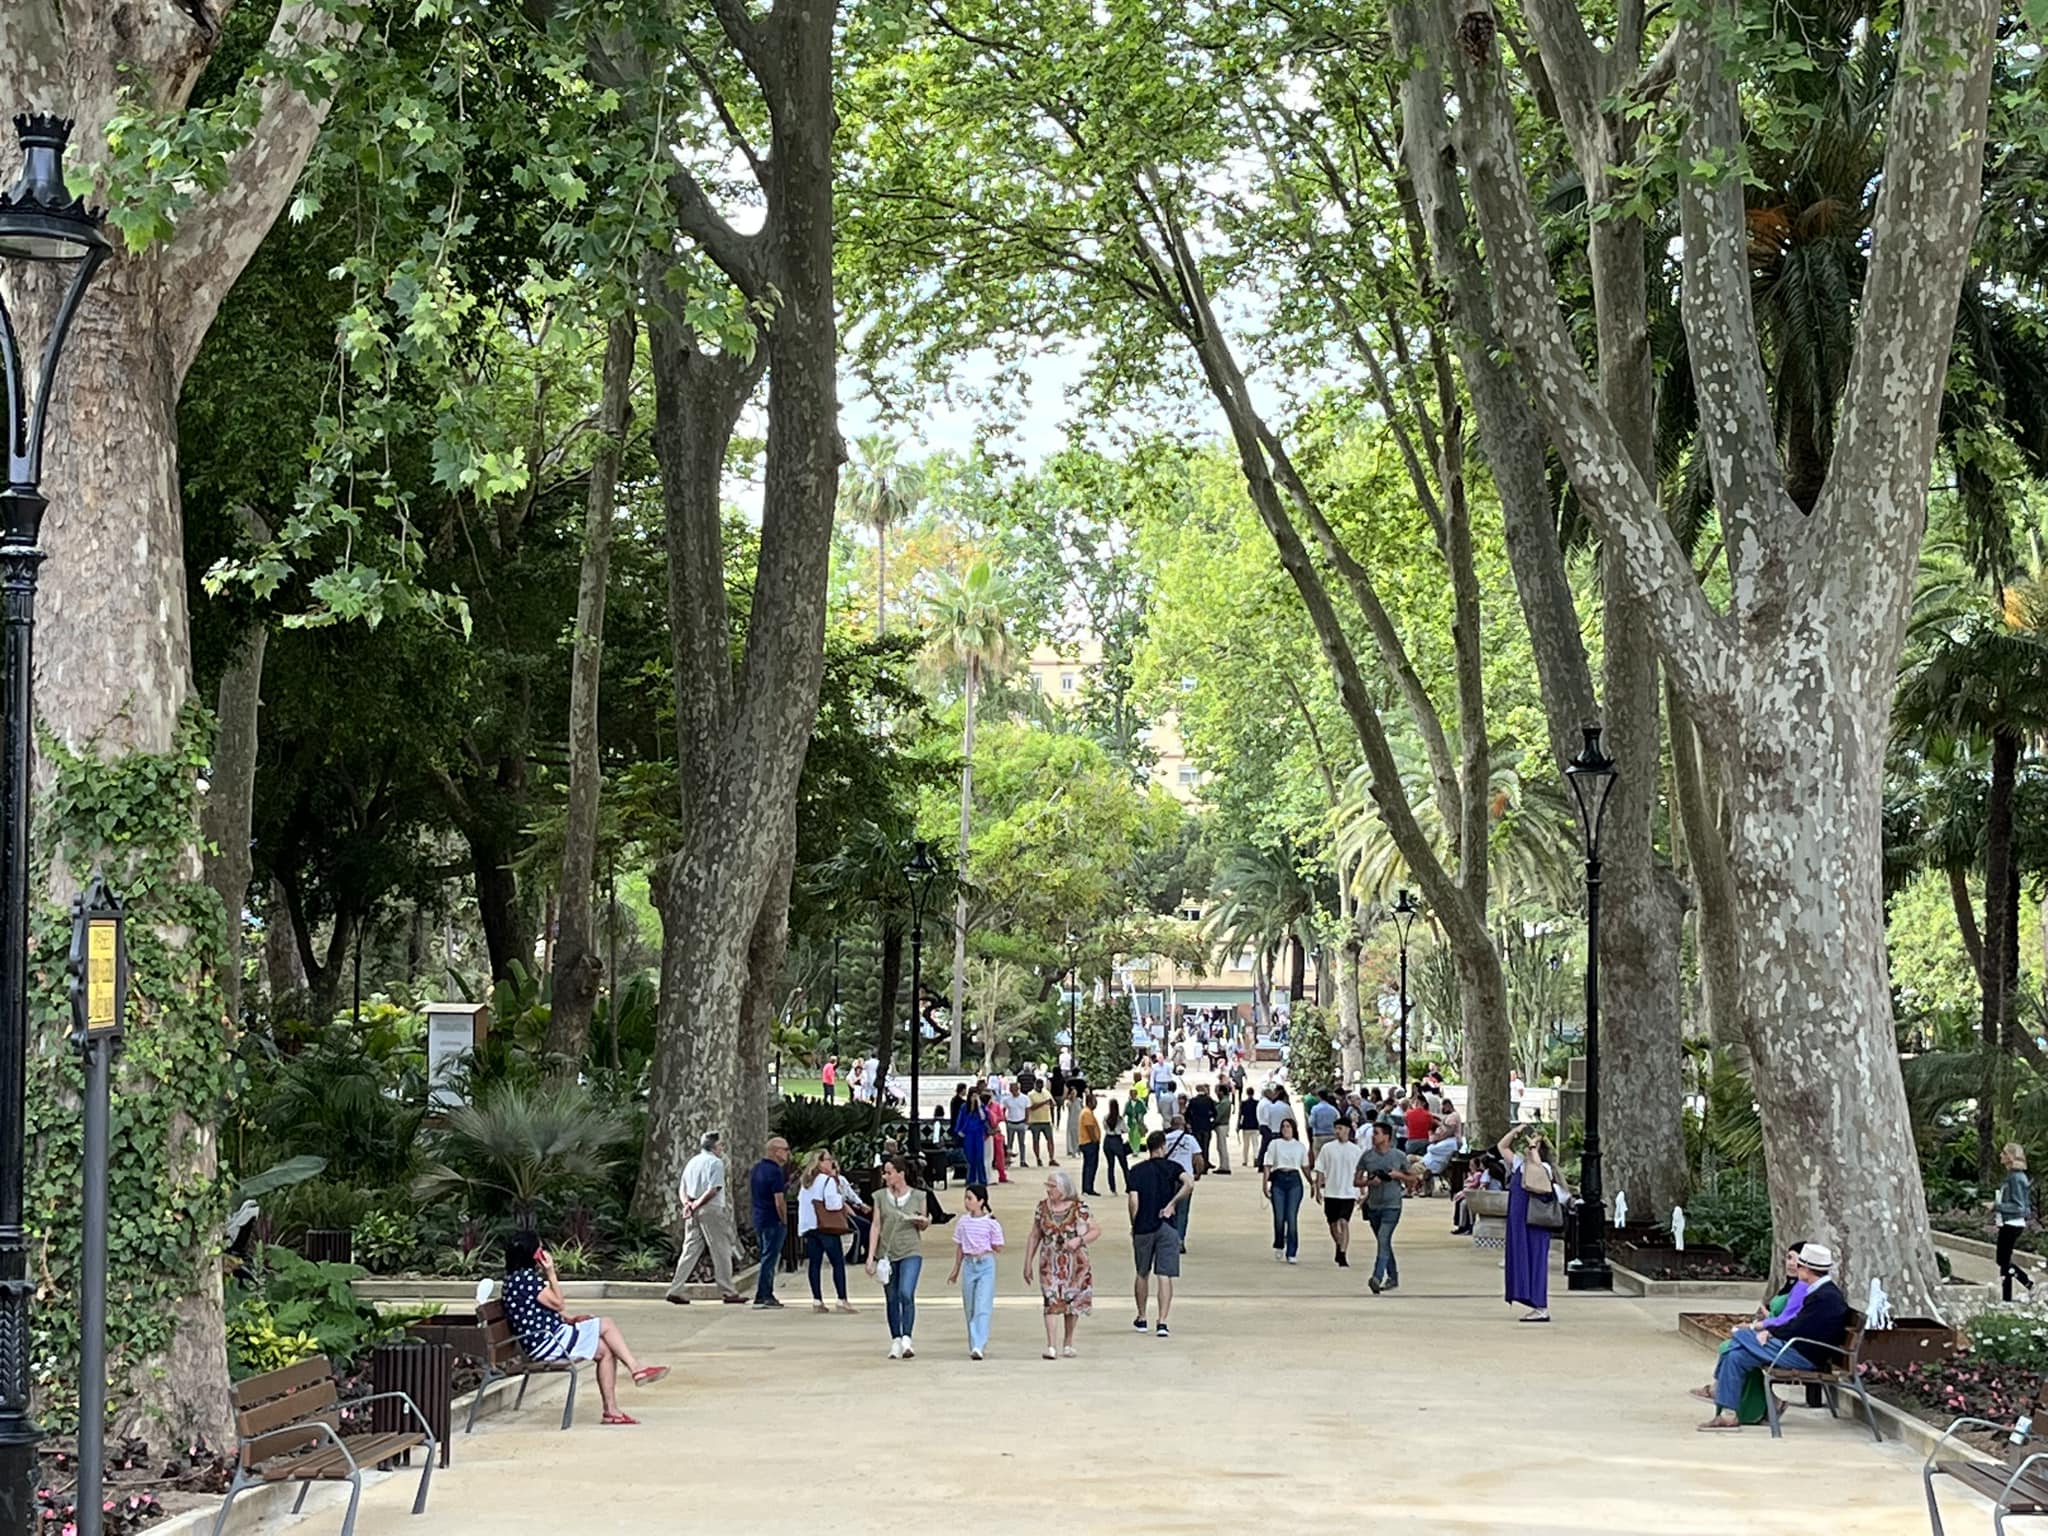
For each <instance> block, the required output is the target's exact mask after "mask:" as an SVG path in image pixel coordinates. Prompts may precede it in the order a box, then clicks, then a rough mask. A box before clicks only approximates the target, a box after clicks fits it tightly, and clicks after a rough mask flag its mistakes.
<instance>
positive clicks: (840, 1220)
mask: <svg viewBox="0 0 2048 1536" xmlns="http://www.w3.org/2000/svg"><path fill="white" fill-rule="evenodd" d="M866 1214H867V1207H866V1206H865V1205H863V1204H861V1200H860V1196H859V1195H857V1194H855V1193H854V1191H853V1186H852V1185H851V1184H849V1183H848V1182H847V1181H846V1175H845V1174H843V1173H841V1172H840V1171H839V1160H838V1159H837V1158H835V1157H834V1156H833V1155H832V1154H831V1153H830V1152H820V1153H819V1154H818V1155H817V1156H816V1157H814V1158H812V1159H811V1163H810V1166H809V1167H808V1168H806V1169H805V1170H804V1180H803V1188H802V1189H800V1190H799V1191H798V1192H797V1197H796V1231H797V1236H798V1237H799V1238H801V1239H802V1240H803V1245H804V1256H805V1258H806V1259H807V1260H809V1262H810V1269H811V1310H812V1311H813V1312H823V1311H824V1310H825V1292H824V1289H823V1287H822V1286H820V1284H819V1281H820V1280H822V1279H823V1278H824V1269H825V1261H826V1260H827V1259H830V1260H831V1261H832V1289H833V1290H835V1291H837V1292H838V1293H839V1306H838V1310H839V1311H841V1312H852V1311H854V1310H855V1308H854V1306H853V1304H852V1303H851V1302H849V1301H848V1300H847V1299H846V1239H847V1236H848V1235H849V1234H850V1233H851V1232H852V1231H853V1230H854V1225H853V1224H854V1218H855V1217H856V1216H862V1217H864V1216H865V1215H866Z"/></svg>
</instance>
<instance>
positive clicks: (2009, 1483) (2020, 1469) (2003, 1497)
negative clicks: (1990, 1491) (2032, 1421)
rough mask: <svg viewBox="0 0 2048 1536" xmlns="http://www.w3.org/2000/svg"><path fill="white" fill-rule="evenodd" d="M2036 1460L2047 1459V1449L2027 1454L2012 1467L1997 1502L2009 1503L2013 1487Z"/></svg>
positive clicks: (2015, 1486) (2016, 1485) (2017, 1484)
mask: <svg viewBox="0 0 2048 1536" xmlns="http://www.w3.org/2000/svg"><path fill="white" fill-rule="evenodd" d="M2028 1438H2030V1439H2031V1438H2032V1437H2031V1436H2029V1437H2028ZM2037 1461H2048V1451H2036V1452H2034V1454H2033V1455H2031V1456H2029V1457H2028V1458H2027V1459H2026V1460H2025V1461H2023V1462H2021V1463H2020V1464H2019V1465H2018V1466H2016V1467H2014V1468H2013V1469H2012V1476H2011V1477H2008V1478H2007V1479H2006V1480H2005V1489H2004V1491H2003V1492H2002V1493H2000V1494H1999V1496H1998V1497H1999V1502H2000V1503H2001V1504H2003V1503H2009V1502H2010V1501H2011V1499H2012V1491H2013V1489H2015V1488H2017V1487H2018V1486H2019V1482H2020V1479H2021V1478H2023V1477H2025V1476H2026V1475H2027V1468H2029V1467H2031V1466H2032V1465H2033V1464H2034V1463H2035V1462H2037Z"/></svg>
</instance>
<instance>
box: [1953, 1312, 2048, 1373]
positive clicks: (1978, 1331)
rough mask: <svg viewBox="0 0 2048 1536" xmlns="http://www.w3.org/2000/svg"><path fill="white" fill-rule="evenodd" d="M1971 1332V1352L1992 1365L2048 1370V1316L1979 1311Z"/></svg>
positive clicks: (1968, 1328)
mask: <svg viewBox="0 0 2048 1536" xmlns="http://www.w3.org/2000/svg"><path fill="white" fill-rule="evenodd" d="M1967 1332H1968V1333H1969V1336H1970V1353H1971V1354H1973V1355H1975V1356H1976V1357H1977V1358H1978V1359H1980V1360H1983V1361H1985V1362H1986V1363H1988V1364H1991V1365H2009V1366H2017V1367H2019V1368H2021V1369H2023V1370H2029V1371H2048V1318H2044V1317H2043V1316H2042V1315H2041V1314H2040V1313H2038V1312H2004V1311H1984V1312H1979V1313H1978V1314H1977V1315H1976V1316H1975V1317H1973V1318H1971V1319H1970V1321H1969V1324H1968V1327H1967Z"/></svg>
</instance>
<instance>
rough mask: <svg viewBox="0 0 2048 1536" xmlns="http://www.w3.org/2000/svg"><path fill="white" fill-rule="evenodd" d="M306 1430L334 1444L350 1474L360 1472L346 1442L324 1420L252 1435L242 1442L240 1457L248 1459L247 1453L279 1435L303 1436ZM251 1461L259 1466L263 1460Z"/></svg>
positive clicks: (289, 1425) (261, 1458)
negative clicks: (296, 1434)
mask: <svg viewBox="0 0 2048 1536" xmlns="http://www.w3.org/2000/svg"><path fill="white" fill-rule="evenodd" d="M308 1429H317V1430H319V1431H320V1433H321V1434H323V1435H325V1436H326V1437H327V1438H328V1439H329V1440H331V1441H333V1442H334V1448H335V1449H336V1450H337V1451H339V1452H341V1455H342V1459H343V1460H344V1461H346V1462H347V1463H348V1469H349V1471H350V1472H360V1471H361V1470H362V1468H360V1467H358V1466H357V1465H356V1459H355V1457H354V1456H353V1455H351V1454H350V1453H349V1448H348V1442H347V1441H346V1440H344V1439H342V1437H341V1435H340V1434H339V1433H338V1432H337V1431H336V1430H335V1428H334V1426H333V1425H332V1424H329V1423H328V1422H327V1421H326V1420H324V1419H315V1420H313V1422H312V1423H310V1424H280V1425H279V1426H278V1427H277V1428H276V1429H267V1430H265V1431H264V1432H263V1433H262V1434H260V1435H252V1436H250V1437H249V1438H248V1439H247V1440H244V1441H243V1442H242V1455H243V1457H244V1458H248V1457H249V1453H250V1452H251V1451H253V1450H255V1448H256V1447H257V1446H258V1445H261V1444H262V1443H263V1442H264V1441H265V1440H275V1439H276V1438H277V1437H278V1436H279V1435H288V1434H293V1433H300V1434H303V1433H304V1432H305V1431H306V1430H308ZM253 1459H254V1460H255V1461H256V1462H257V1463H259V1464H260V1463H261V1462H262V1461H263V1460H264V1459H265V1458H263V1457H261V1456H258V1457H255V1458H253Z"/></svg>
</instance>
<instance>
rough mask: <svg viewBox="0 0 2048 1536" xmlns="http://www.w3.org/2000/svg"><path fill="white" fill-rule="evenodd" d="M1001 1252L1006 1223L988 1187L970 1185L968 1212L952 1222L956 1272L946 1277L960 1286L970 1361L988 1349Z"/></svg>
mask: <svg viewBox="0 0 2048 1536" xmlns="http://www.w3.org/2000/svg"><path fill="white" fill-rule="evenodd" d="M1002 1251H1003V1224H1002V1223H1001V1222H999V1221H997V1220H996V1218H995V1216H994V1214H993V1213H992V1212H990V1210H989V1208H988V1186H987V1185H986V1184H970V1185H968V1186H967V1213H966V1214H965V1215H964V1216H962V1217H961V1218H960V1219H959V1220H958V1221H956V1222H954V1223H953V1273H952V1274H950V1275H948V1276H946V1283H947V1284H948V1285H955V1284H957V1285H958V1286H959V1287H960V1306H961V1310H962V1311H964V1312H965V1313H966V1314H967V1358H968V1359H970V1360H979V1359H981V1357H982V1355H983V1353H984V1351H986V1350H987V1348H988V1325H989V1323H990V1321H991V1320H992V1319H993V1318H994V1316H995V1310H996V1255H997V1254H999V1253H1001V1252H1002ZM963 1274H964V1275H965V1276H966V1278H965V1279H964V1280H963V1279H962V1278H961V1276H962V1275H963Z"/></svg>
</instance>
